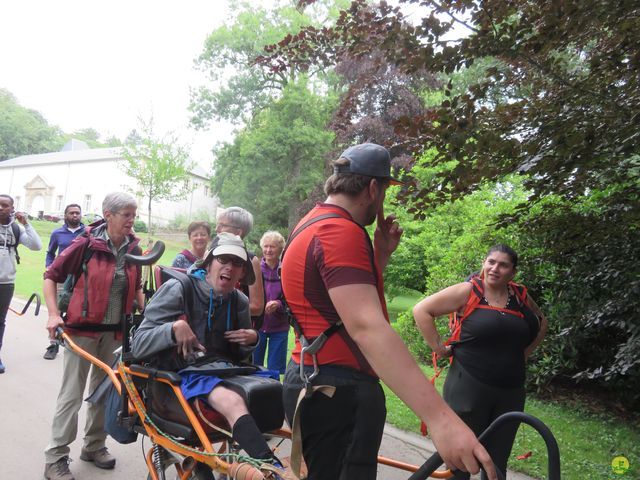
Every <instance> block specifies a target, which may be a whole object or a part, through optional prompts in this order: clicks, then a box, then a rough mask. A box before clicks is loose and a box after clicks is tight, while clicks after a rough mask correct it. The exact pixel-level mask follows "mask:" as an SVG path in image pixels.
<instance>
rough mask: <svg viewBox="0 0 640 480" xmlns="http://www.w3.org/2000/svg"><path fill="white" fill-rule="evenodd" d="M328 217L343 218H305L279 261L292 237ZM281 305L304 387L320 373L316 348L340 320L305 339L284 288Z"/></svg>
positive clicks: (330, 333)
mask: <svg viewBox="0 0 640 480" xmlns="http://www.w3.org/2000/svg"><path fill="white" fill-rule="evenodd" d="M328 218H344V217H343V216H342V215H339V214H337V213H325V214H323V215H318V216H317V217H313V218H311V219H309V220H307V221H306V222H305V223H303V224H302V225H300V227H299V228H298V229H297V230H295V231H293V232H291V235H289V239H288V240H287V244H286V245H285V247H284V250H283V251H282V256H281V260H280V261H281V262H282V261H283V260H284V255H285V253H286V252H287V249H288V248H289V245H291V242H292V241H293V239H294V238H296V237H297V236H298V235H300V233H302V232H303V231H304V230H305V229H306V228H307V227H310V226H311V225H313V224H314V223H318V222H320V221H322V220H326V219H328ZM282 305H283V306H284V311H285V312H286V314H287V317H288V318H289V323H290V324H291V326H292V327H293V331H294V332H295V333H296V335H297V336H298V339H299V340H300V345H301V346H302V348H301V350H300V378H301V379H302V381H303V382H304V384H305V387H307V386H309V385H310V384H311V381H312V380H313V379H314V378H315V377H316V376H317V375H318V373H320V368H319V366H318V359H317V353H318V350H320V348H322V346H323V345H324V344H325V343H326V342H327V340H328V339H329V337H330V336H331V335H333V334H334V333H336V332H337V331H338V330H340V328H342V326H343V325H342V321H341V320H339V321H337V322H336V323H334V324H332V325H330V326H329V327H328V328H327V329H326V330H324V331H323V332H322V333H321V334H320V335H318V336H317V337H315V338H312V339H311V338H310V339H307V338H306V337H305V336H304V332H303V331H302V327H301V326H300V322H298V320H297V319H296V317H295V316H294V315H293V312H292V311H291V309H290V308H289V305H288V303H287V300H286V298H285V296H284V290H283V291H282ZM305 354H308V355H311V358H312V359H313V373H311V375H308V374H307V373H306V372H305V370H304V356H305ZM306 391H307V394H309V395H310V394H311V393H312V391H313V390H312V389H310V388H307V389H306Z"/></svg>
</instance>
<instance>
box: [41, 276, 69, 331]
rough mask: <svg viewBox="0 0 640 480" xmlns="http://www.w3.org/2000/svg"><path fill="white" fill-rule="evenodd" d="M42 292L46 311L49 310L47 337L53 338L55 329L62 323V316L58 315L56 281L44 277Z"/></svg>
mask: <svg viewBox="0 0 640 480" xmlns="http://www.w3.org/2000/svg"><path fill="white" fill-rule="evenodd" d="M42 293H43V294H44V301H45V304H46V305H47V312H49V317H48V320H47V331H48V332H49V338H52V339H53V338H55V336H56V329H57V328H58V327H62V326H63V325H64V322H63V321H62V317H61V316H60V310H58V291H57V284H56V282H54V281H53V280H51V279H49V278H46V279H45V280H44V284H43V285H42Z"/></svg>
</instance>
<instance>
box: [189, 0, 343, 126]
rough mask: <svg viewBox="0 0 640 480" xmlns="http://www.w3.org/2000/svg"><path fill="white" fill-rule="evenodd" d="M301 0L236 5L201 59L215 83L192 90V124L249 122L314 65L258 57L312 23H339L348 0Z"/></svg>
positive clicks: (202, 65) (208, 42) (202, 66)
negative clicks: (310, 1) (283, 64)
mask: <svg viewBox="0 0 640 480" xmlns="http://www.w3.org/2000/svg"><path fill="white" fill-rule="evenodd" d="M300 5H301V4H300V3H298V2H295V1H277V2H275V3H274V4H273V5H271V6H269V7H266V6H263V5H262V4H260V3H259V2H246V1H240V2H236V3H234V4H233V5H232V13H231V18H229V19H227V21H225V23H224V25H223V26H221V27H219V28H217V29H216V30H214V31H213V32H212V33H211V34H210V35H209V37H208V38H207V40H206V41H205V45H204V50H203V52H202V53H201V54H200V56H199V57H198V59H197V60H196V63H197V65H198V67H199V68H200V69H201V70H202V71H204V72H205V73H206V74H207V76H208V77H209V80H210V82H211V85H208V86H202V87H200V88H198V89H195V90H194V91H192V97H191V104H190V107H189V108H190V110H191V112H192V113H193V116H192V118H191V122H192V124H193V125H194V126H195V127H197V128H205V127H206V125H207V123H208V122H209V120H211V119H218V120H220V119H223V120H226V121H230V122H235V123H247V122H249V121H251V119H252V117H253V116H254V115H255V114H256V113H257V112H259V111H260V110H261V109H263V108H265V107H267V106H268V105H269V104H270V103H271V102H272V101H273V100H275V99H277V98H279V96H280V95H281V92H282V90H283V89H284V87H286V86H287V85H288V84H289V83H290V82H291V81H294V80H295V79H296V78H297V77H298V75H299V74H300V73H301V72H305V74H306V75H307V76H310V77H313V76H314V75H315V74H316V73H318V72H314V71H309V69H308V68H300V69H295V70H292V71H290V72H287V73H282V72H275V71H274V70H272V69H269V68H265V67H263V66H261V65H259V64H257V63H256V62H255V60H256V59H257V58H258V57H260V56H262V55H264V53H265V50H264V47H265V46H266V45H270V44H273V43H277V42H278V41H280V40H281V39H282V38H284V37H286V36H291V34H295V33H296V32H298V31H299V30H300V29H301V28H303V27H305V26H309V25H325V24H327V23H333V21H334V20H335V18H336V16H337V14H338V12H339V8H338V7H340V6H342V7H345V6H346V5H348V2H347V1H345V0H327V1H326V2H317V4H316V5H313V6H310V7H308V8H306V9H305V8H302V7H301V6H300Z"/></svg>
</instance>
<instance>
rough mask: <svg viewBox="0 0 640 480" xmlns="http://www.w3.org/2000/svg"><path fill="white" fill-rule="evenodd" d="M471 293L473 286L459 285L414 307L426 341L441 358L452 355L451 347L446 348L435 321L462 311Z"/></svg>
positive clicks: (446, 289) (414, 316)
mask: <svg viewBox="0 0 640 480" xmlns="http://www.w3.org/2000/svg"><path fill="white" fill-rule="evenodd" d="M470 293H471V284H470V283H468V282H463V283H458V284H456V285H452V286H450V287H447V288H445V289H444V290H441V291H439V292H438V293H434V294H433V295H429V296H428V297H427V298H425V299H423V300H421V301H420V302H418V303H417V304H416V306H415V307H413V318H414V319H415V321H416V325H417V326H418V329H419V330H420V333H422V336H423V337H424V339H425V341H426V342H427V343H428V344H429V346H430V347H431V349H432V350H433V351H434V352H436V355H438V356H439V357H448V356H450V355H451V347H450V346H446V347H445V346H444V344H443V342H442V338H440V334H439V333H438V330H437V329H436V323H435V320H436V318H437V317H439V316H441V315H446V314H448V313H451V312H457V311H459V310H461V309H462V308H463V307H464V305H465V304H466V303H467V298H469V294H470Z"/></svg>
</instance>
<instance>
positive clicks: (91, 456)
mask: <svg viewBox="0 0 640 480" xmlns="http://www.w3.org/2000/svg"><path fill="white" fill-rule="evenodd" d="M80 460H84V461H85V462H93V464H94V465H95V466H96V467H98V468H105V469H110V468H113V467H115V466H116V459H115V457H113V456H112V455H111V454H110V453H109V450H107V447H102V448H100V449H98V450H96V451H95V452H88V451H87V450H85V449H84V448H83V449H82V451H81V452H80Z"/></svg>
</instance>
